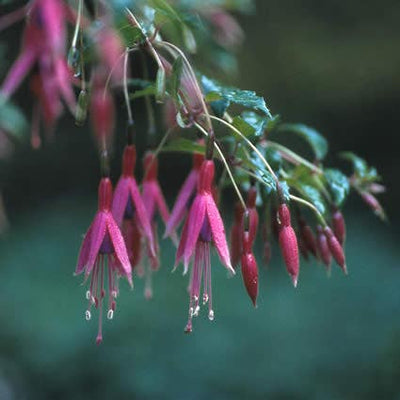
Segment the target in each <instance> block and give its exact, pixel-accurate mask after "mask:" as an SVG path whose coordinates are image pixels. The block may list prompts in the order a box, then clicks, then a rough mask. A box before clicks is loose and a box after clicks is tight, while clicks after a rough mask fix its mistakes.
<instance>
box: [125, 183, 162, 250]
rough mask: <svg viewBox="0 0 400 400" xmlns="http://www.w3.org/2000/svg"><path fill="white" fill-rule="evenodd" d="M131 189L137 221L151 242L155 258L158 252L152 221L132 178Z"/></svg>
mask: <svg viewBox="0 0 400 400" xmlns="http://www.w3.org/2000/svg"><path fill="white" fill-rule="evenodd" d="M129 189H130V193H131V196H132V200H133V204H134V205H135V210H136V218H137V221H138V223H139V226H140V228H141V229H142V230H143V233H144V235H145V236H146V238H147V240H148V242H149V248H150V254H151V256H152V257H155V254H156V250H155V246H154V236H153V230H152V228H151V224H150V219H149V216H148V214H147V211H146V207H145V205H144V203H143V200H142V196H140V192H139V189H138V187H137V184H136V181H135V180H134V179H132V178H131V181H130V185H129Z"/></svg>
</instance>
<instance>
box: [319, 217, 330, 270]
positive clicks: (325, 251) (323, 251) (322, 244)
mask: <svg viewBox="0 0 400 400" xmlns="http://www.w3.org/2000/svg"><path fill="white" fill-rule="evenodd" d="M317 245H318V254H319V257H320V258H321V261H322V262H323V263H324V265H325V267H326V268H327V270H328V271H329V270H330V267H331V263H332V254H331V252H330V250H329V246H328V240H327V238H326V236H325V235H324V231H323V229H322V227H321V226H320V225H318V226H317Z"/></svg>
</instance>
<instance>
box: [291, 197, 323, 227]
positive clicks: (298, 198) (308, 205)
mask: <svg viewBox="0 0 400 400" xmlns="http://www.w3.org/2000/svg"><path fill="white" fill-rule="evenodd" d="M289 197H290V200H293V201H295V202H297V203H299V204H302V205H303V206H306V207H308V208H310V209H311V210H312V211H314V213H315V215H316V217H317V218H318V220H319V222H320V223H321V225H322V226H323V227H325V226H328V224H327V223H326V221H325V218H324V217H323V216H322V214H321V213H320V212H319V211H318V208H317V207H315V206H314V204H312V203H310V202H308V201H307V200H304V199H302V198H300V197H297V196H293V195H292V194H291V195H290V196H289Z"/></svg>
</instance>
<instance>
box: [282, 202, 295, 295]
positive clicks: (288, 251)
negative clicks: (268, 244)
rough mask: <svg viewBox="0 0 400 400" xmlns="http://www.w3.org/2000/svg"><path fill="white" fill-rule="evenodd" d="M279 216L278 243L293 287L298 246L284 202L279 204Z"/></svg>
mask: <svg viewBox="0 0 400 400" xmlns="http://www.w3.org/2000/svg"><path fill="white" fill-rule="evenodd" d="M278 216H279V222H280V227H279V244H280V247H281V251H282V255H283V259H284V261H285V264H286V269H287V271H288V273H289V275H290V277H291V278H292V281H293V285H294V287H296V286H297V280H298V276H299V267H300V262H299V247H298V243H297V238H296V234H295V232H294V229H293V228H292V225H291V222H290V211H289V208H288V206H287V205H286V204H281V205H280V206H279V208H278Z"/></svg>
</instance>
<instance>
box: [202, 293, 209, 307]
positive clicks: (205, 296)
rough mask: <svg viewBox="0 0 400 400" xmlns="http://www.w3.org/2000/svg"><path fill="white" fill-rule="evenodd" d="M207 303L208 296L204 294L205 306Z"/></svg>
mask: <svg viewBox="0 0 400 400" xmlns="http://www.w3.org/2000/svg"><path fill="white" fill-rule="evenodd" d="M207 302H208V294H207V293H204V294H203V305H205V304H207Z"/></svg>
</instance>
